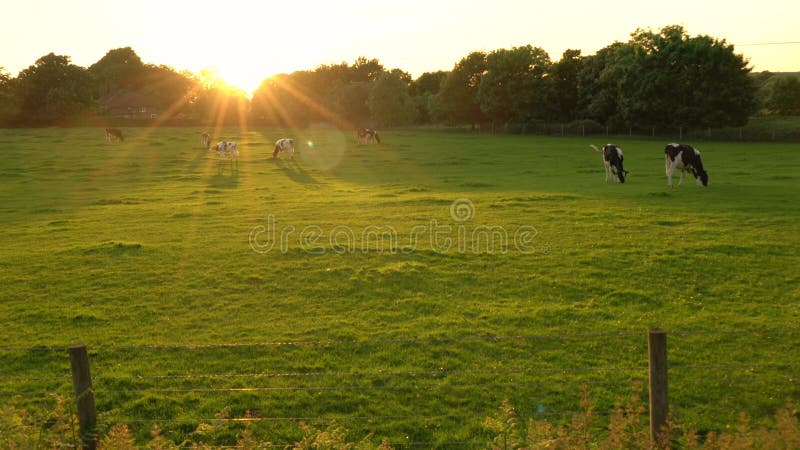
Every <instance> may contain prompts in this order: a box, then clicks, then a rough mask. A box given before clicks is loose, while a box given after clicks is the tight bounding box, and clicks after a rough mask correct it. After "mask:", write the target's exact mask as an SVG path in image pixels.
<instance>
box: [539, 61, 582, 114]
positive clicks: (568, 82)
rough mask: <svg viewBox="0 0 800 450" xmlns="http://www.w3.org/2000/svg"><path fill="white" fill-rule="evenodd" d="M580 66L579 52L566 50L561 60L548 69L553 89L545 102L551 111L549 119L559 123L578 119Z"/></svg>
mask: <svg viewBox="0 0 800 450" xmlns="http://www.w3.org/2000/svg"><path fill="white" fill-rule="evenodd" d="M582 65H583V58H581V51H580V50H566V51H565V52H564V54H563V55H562V56H561V60H560V61H558V62H557V63H555V64H553V66H552V68H551V69H550V79H551V80H552V83H553V89H552V91H551V95H550V98H549V99H548V100H547V102H546V104H547V105H549V107H550V109H551V110H550V114H549V116H550V117H549V118H552V119H555V120H558V121H561V122H568V121H571V120H575V119H577V118H578V117H577V115H578V73H579V72H580V71H581V67H582Z"/></svg>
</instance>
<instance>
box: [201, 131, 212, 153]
mask: <svg viewBox="0 0 800 450" xmlns="http://www.w3.org/2000/svg"><path fill="white" fill-rule="evenodd" d="M200 140H201V141H202V142H203V148H205V149H206V150H208V149H209V148H211V136H209V135H208V133H203V134H202V135H200Z"/></svg>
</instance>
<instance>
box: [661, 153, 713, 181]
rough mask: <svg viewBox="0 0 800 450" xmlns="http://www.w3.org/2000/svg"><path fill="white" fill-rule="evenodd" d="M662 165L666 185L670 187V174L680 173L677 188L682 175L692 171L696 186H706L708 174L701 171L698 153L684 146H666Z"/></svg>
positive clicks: (701, 165) (701, 163)
mask: <svg viewBox="0 0 800 450" xmlns="http://www.w3.org/2000/svg"><path fill="white" fill-rule="evenodd" d="M664 165H665V170H666V172H667V185H668V186H669V187H672V173H673V172H675V169H679V170H680V171H681V179H680V180H679V181H678V186H680V185H681V183H683V173H684V172H688V171H690V170H691V171H692V174H693V175H694V178H695V180H697V185H698V186H708V173H707V172H706V171H705V169H703V161H701V160H700V152H699V151H697V149H695V148H693V147H691V146H689V145H686V144H667V147H666V148H665V149H664Z"/></svg>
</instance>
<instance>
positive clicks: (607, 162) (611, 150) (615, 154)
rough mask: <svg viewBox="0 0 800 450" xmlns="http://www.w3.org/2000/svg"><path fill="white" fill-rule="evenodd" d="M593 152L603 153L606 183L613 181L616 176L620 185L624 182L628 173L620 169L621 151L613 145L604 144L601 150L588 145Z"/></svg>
mask: <svg viewBox="0 0 800 450" xmlns="http://www.w3.org/2000/svg"><path fill="white" fill-rule="evenodd" d="M590 147H592V148H593V149H594V150H595V151H598V152H600V151H602V152H603V165H604V166H605V168H606V182H608V179H609V178H611V179H613V178H614V176H615V175H616V177H617V179H618V180H619V182H620V183H624V182H625V176H626V175H628V171H627V170H625V169H624V168H623V167H622V161H623V159H624V158H623V156H622V149H621V148H619V147H617V146H616V145H614V144H606V145H605V146H604V147H603V150H600V149H599V148H597V146H596V145H594V144H592V145H590Z"/></svg>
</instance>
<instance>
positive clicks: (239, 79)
mask: <svg viewBox="0 0 800 450" xmlns="http://www.w3.org/2000/svg"><path fill="white" fill-rule="evenodd" d="M268 75H272V74H264V73H261V72H260V71H256V70H253V69H251V68H248V67H225V68H224V69H222V70H219V78H220V79H222V81H223V82H224V84H226V85H229V86H231V87H234V88H236V89H239V90H242V91H244V92H245V93H246V94H247V96H248V97H252V96H253V91H255V90H256V89H257V88H258V86H259V85H260V84H261V82H262V81H263V80H264V78H267V76H268Z"/></svg>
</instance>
